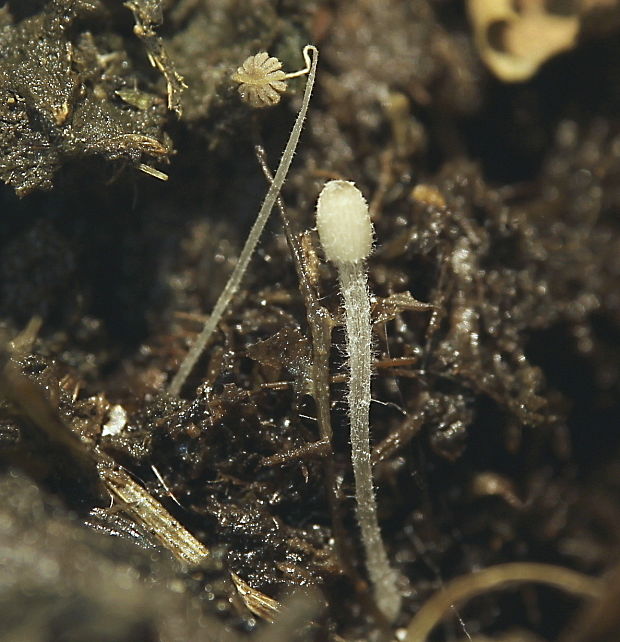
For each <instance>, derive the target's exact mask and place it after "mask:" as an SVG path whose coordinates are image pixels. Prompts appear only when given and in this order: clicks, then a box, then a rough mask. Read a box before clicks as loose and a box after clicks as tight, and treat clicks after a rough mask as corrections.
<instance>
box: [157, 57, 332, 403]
mask: <svg viewBox="0 0 620 642" xmlns="http://www.w3.org/2000/svg"><path fill="white" fill-rule="evenodd" d="M309 52H312V54H313V56H312V64H311V66H310V73H309V74H308V80H307V82H306V88H305V90H304V97H303V100H302V103H301V109H300V110H299V113H298V114H297V119H296V120H295V124H294V125H293V130H292V132H291V135H290V137H289V139H288V142H287V143H286V147H285V148H284V153H283V154H282V158H281V160H280V164H279V165H278V169H277V171H276V174H275V176H274V179H273V182H272V183H271V185H270V186H269V190H268V191H267V195H266V196H265V200H264V201H263V204H262V206H261V208H260V211H259V213H258V216H257V217H256V220H255V221H254V225H253V226H252V229H251V230H250V233H249V234H248V238H247V240H246V242H245V245H244V246H243V250H242V251H241V254H240V255H239V259H238V261H237V264H236V265H235V268H234V270H233V272H232V274H231V275H230V278H229V279H228V282H227V283H226V286H225V287H224V289H223V290H222V293H221V294H220V296H219V298H218V300H217V302H216V304H215V306H214V307H213V311H212V312H211V316H210V317H209V318H208V320H207V321H206V323H205V325H204V327H203V329H202V331H201V332H200V334H199V335H198V337H197V338H196V340H195V341H194V344H193V345H192V347H191V348H190V350H189V352H188V353H187V356H186V357H185V359H184V360H183V362H182V363H181V366H180V367H179V369H178V371H177V373H176V374H175V375H174V377H173V378H172V381H171V382H170V386H169V387H168V392H169V393H170V394H171V395H174V396H175V397H176V396H178V395H179V394H180V392H181V388H182V387H183V385H184V384H185V381H186V380H187V377H189V375H190V373H191V372H192V370H193V368H194V366H195V365H196V362H197V361H198V359H199V358H200V356H201V355H202V353H203V352H204V349H205V347H206V345H207V343H208V342H209V339H210V338H211V335H212V334H213V332H214V330H215V328H216V327H217V325H218V323H219V322H220V319H221V318H222V315H223V314H224V312H225V311H226V308H227V307H228V305H229V304H230V301H231V299H232V298H233V296H234V295H235V293H236V292H237V290H238V289H239V286H240V284H241V279H242V278H243V275H244V274H245V271H246V269H247V267H248V264H249V262H250V259H251V257H252V254H253V253H254V249H255V248H256V244H257V243H258V240H259V238H260V235H261V232H262V231H263V228H264V227H265V224H266V223H267V219H268V218H269V215H270V214H271V210H272V209H273V206H274V204H275V202H276V200H277V198H278V195H279V193H280V190H281V189H282V185H283V184H284V181H285V180H286V176H287V174H288V170H289V168H290V166H291V162H292V160H293V154H294V153H295V149H296V148H297V143H298V142H299V137H300V135H301V130H302V127H303V124H304V120H305V118H306V114H307V113H308V106H309V104H310V96H311V95H312V88H313V86H314V79H315V76H316V67H317V62H318V59H319V51H318V49H317V48H316V47H315V46H313V45H306V46H305V47H304V57H305V58H306V59H307V57H308V56H309Z"/></svg>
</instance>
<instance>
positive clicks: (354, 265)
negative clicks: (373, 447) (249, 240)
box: [317, 181, 401, 621]
mask: <svg viewBox="0 0 620 642" xmlns="http://www.w3.org/2000/svg"><path fill="white" fill-rule="evenodd" d="M317 227H318V230H319V236H320V238H321V244H322V246H323V250H324V252H325V256H326V257H327V259H328V260H329V261H332V262H333V263H334V264H335V265H336V268H337V269H338V278H339V282H340V290H341V293H342V298H343V302H344V310H345V320H346V323H345V326H346V341H347V351H348V357H349V391H348V405H349V421H350V424H351V426H350V428H351V462H352V465H353V476H354V479H355V498H356V513H357V521H358V523H359V527H360V531H361V537H362V544H363V546H364V551H365V554H366V568H367V570H368V575H369V577H370V581H371V583H372V586H373V588H374V595H375V600H376V602H377V606H378V607H379V609H380V610H381V612H382V613H383V614H384V615H385V616H386V618H388V619H389V620H390V621H392V620H394V619H395V618H396V616H397V615H398V613H399V611H400V605H401V596H400V592H399V590H398V587H397V582H396V573H395V571H394V570H393V569H392V568H391V567H390V564H389V561H388V557H387V553H386V550H385V546H384V544H383V539H382V537H381V530H380V528H379V519H378V516H377V502H376V498H375V493H374V488H373V483H372V465H371V461H370V428H369V410H370V377H371V361H372V336H371V332H372V330H371V318H370V297H369V293H368V278H367V275H366V266H365V263H364V262H365V260H366V258H367V257H368V255H369V254H370V252H371V250H372V239H373V228H372V223H371V221H370V215H369V213H368V205H367V203H366V201H365V199H364V197H363V196H362V194H361V192H360V191H359V190H358V189H357V187H355V185H354V184H353V183H351V182H348V181H330V182H329V183H327V184H326V185H325V187H324V188H323V191H322V192H321V195H320V196H319V200H318V203H317Z"/></svg>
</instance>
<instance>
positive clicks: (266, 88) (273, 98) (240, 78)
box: [232, 45, 316, 108]
mask: <svg viewBox="0 0 620 642" xmlns="http://www.w3.org/2000/svg"><path fill="white" fill-rule="evenodd" d="M312 50H314V51H316V50H315V48H314V47H312V46H310V45H308V46H306V47H304V50H303V55H304V61H305V63H306V66H305V67H304V68H303V69H300V70H299V71H294V72H292V73H288V74H287V73H286V72H284V71H282V63H281V62H280V61H279V60H278V59H277V58H274V57H273V56H270V55H269V54H268V53H267V52H266V51H260V52H259V53H257V54H254V55H253V56H248V57H247V58H246V59H245V60H244V61H243V64H242V65H241V67H239V68H238V69H237V71H236V72H235V73H234V74H233V75H232V79H233V80H234V81H235V82H238V83H239V95H240V96H241V99H242V100H243V101H244V102H246V103H248V104H249V105H250V106H251V107H257V108H260V107H273V105H277V104H278V103H279V102H280V95H281V94H283V93H284V92H285V91H286V81H287V80H288V79H289V78H297V77H298V76H303V75H305V74H307V73H309V72H310V68H311V66H312V64H311V60H310V51H312Z"/></svg>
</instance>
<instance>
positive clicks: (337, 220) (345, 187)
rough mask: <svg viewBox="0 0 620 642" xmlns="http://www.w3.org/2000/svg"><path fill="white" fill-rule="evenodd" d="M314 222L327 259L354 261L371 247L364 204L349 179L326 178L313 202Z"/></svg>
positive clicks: (366, 254) (366, 208)
mask: <svg viewBox="0 0 620 642" xmlns="http://www.w3.org/2000/svg"><path fill="white" fill-rule="evenodd" d="M316 224H317V227H318V230H319V237H320V239H321V245H322V246H323V251H324V252H325V256H326V258H327V260H328V261H333V262H334V263H336V264H338V263H356V262H357V261H363V260H364V259H365V258H366V257H367V256H368V255H369V254H370V251H371V250H372V238H373V226H372V222H371V221H370V214H369V213H368V204H367V203H366V199H365V198H364V197H363V196H362V193H361V192H360V191H359V189H357V187H355V185H354V184H353V183H351V182H350V181H329V182H328V183H326V184H325V187H323V190H322V191H321V194H320V195H319V200H318V201H317V204H316Z"/></svg>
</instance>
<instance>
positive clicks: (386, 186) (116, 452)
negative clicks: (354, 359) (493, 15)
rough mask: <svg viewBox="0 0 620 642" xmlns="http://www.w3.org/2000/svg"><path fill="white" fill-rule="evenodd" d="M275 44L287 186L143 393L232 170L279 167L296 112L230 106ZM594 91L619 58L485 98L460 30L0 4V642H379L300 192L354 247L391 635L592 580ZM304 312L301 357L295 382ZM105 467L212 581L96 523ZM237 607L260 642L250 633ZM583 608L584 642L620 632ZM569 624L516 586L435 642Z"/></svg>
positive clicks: (435, 24)
mask: <svg viewBox="0 0 620 642" xmlns="http://www.w3.org/2000/svg"><path fill="white" fill-rule="evenodd" d="M307 42H313V43H316V45H317V46H318V48H319V50H320V59H319V70H318V74H317V86H316V90H315V95H314V97H313V99H312V103H311V107H310V113H309V117H308V121H307V123H306V126H305V130H304V133H303V135H302V140H301V143H300V146H299V148H298V150H297V154H296V157H295V161H294V163H293V169H292V172H291V175H290V176H289V179H288V181H287V183H286V185H285V188H284V191H283V203H284V215H285V216H286V219H287V221H288V226H289V239H288V242H287V236H286V235H285V233H284V230H283V225H282V220H281V218H279V216H280V215H279V214H278V213H276V212H274V215H273V217H272V220H271V221H270V223H269V225H268V227H267V230H266V231H265V233H264V235H263V238H262V240H261V243H260V245H259V249H258V251H257V253H256V255H255V256H254V258H253V259H252V263H251V268H250V270H249V272H248V274H247V275H246V277H245V279H244V281H243V286H242V289H241V291H240V292H239V293H238V294H237V295H236V297H235V298H234V300H233V303H232V305H231V306H230V308H229V310H228V311H227V313H226V314H225V317H224V319H223V321H222V323H221V324H220V326H219V328H218V331H217V333H216V335H215V336H214V338H213V340H212V341H211V342H210V344H209V346H208V348H207V350H206V352H205V354H204V356H203V358H202V359H201V360H200V362H199V363H198V365H197V366H196V368H195V369H194V370H193V372H192V375H191V377H190V378H189V380H188V381H187V382H186V385H185V386H184V387H183V390H182V393H181V395H180V397H172V396H171V395H170V394H168V392H167V385H168V383H169V381H170V379H171V378H172V377H173V376H174V374H175V372H176V371H177V369H178V367H179V364H180V362H181V360H182V359H183V357H184V355H185V354H186V353H187V351H188V349H189V347H190V345H191V343H192V340H193V339H194V338H195V336H196V335H197V333H198V332H199V331H200V329H201V327H202V323H203V322H204V320H205V318H206V315H207V314H208V313H209V311H210V310H211V308H212V306H213V304H214V303H215V301H216V299H217V297H218V295H219V293H220V291H221V289H222V287H223V285H224V284H225V282H226V278H227V276H228V275H229V274H230V271H231V269H232V267H233V266H234V263H235V260H236V257H237V256H238V253H239V251H240V248H241V246H242V244H243V242H244V240H245V236H246V234H247V231H248V230H249V228H250V226H251V224H252V221H253V218H254V216H255V215H256V212H257V211H258V208H259V206H260V203H261V201H262V198H263V196H264V194H265V191H266V189H267V184H266V181H265V177H264V175H263V172H262V171H261V167H260V164H259V162H258V161H257V158H256V155H255V145H257V144H259V143H260V144H262V145H264V147H265V149H266V150H267V162H268V163H269V164H270V165H271V166H275V165H276V164H277V160H278V158H279V155H280V153H281V150H282V148H283V147H284V144H285V142H286V137H287V136H288V133H289V132H290V129H291V126H292V123H293V121H294V118H295V112H296V109H297V108H298V107H299V104H300V95H301V91H302V90H303V83H304V80H303V78H302V79H299V80H297V79H296V80H294V81H292V82H291V83H290V85H289V92H288V93H287V95H285V96H284V97H283V99H282V101H281V102H280V103H279V104H278V105H277V106H275V107H273V108H271V109H266V110H252V109H251V108H250V107H248V106H247V105H244V104H243V102H242V101H241V99H240V97H239V95H238V93H237V91H236V88H235V86H234V83H233V82H232V81H231V80H230V76H231V74H232V73H233V72H234V71H235V70H236V68H237V67H238V66H239V65H240V64H241V63H242V62H243V60H244V59H245V58H246V57H247V56H248V55H250V54H251V53H254V52H256V51H260V50H268V51H269V52H270V53H271V54H272V55H275V56H277V57H279V58H280V59H281V60H282V62H283V65H284V68H285V69H286V70H295V69H298V68H300V67H302V66H303V62H302V56H301V50H302V48H303V45H304V44H305V43H307ZM151 63H153V64H151ZM619 70H620V38H618V35H617V32H616V33H615V34H612V35H608V34H606V35H604V36H603V37H601V38H591V39H588V40H586V41H584V42H580V43H579V44H578V46H577V47H576V48H575V49H574V50H572V51H569V52H567V53H565V54H563V55H562V56H559V57H556V58H554V59H553V60H551V61H549V62H548V63H547V64H545V65H544V66H543V68H542V69H541V70H540V72H539V73H538V74H537V75H536V76H535V77H534V78H533V79H531V80H530V81H528V82H525V83H521V84H517V85H506V84H503V83H502V82H500V81H499V80H497V79H495V78H494V77H493V76H492V75H491V74H490V72H489V71H488V70H486V69H485V68H484V66H483V65H482V63H481V62H480V60H479V58H478V55H477V52H476V50H475V46H474V43H473V40H472V35H471V28H470V26H469V24H468V21H467V17H466V15H465V12H464V10H463V9H462V7H461V5H460V3H450V2H445V1H440V0H437V1H436V2H430V1H427V0H410V1H407V2H404V1H399V0H388V1H385V0H364V1H363V2H356V1H353V0H351V1H345V2H338V3H332V2H315V1H307V2H289V1H288V0H282V1H280V2H273V1H268V0H257V1H255V2H250V3H248V2H239V1H236V0H221V1H217V2H210V1H207V0H176V1H174V0H170V1H168V2H165V1H163V0H132V1H131V2H126V3H124V4H123V3H118V2H111V1H110V2H108V1H107V0H47V1H45V0H28V1H24V0H19V1H18V0H15V1H14V2H12V1H10V0H9V1H8V2H6V3H3V5H2V7H0V180H1V181H2V183H3V185H2V186H0V202H1V204H2V207H1V211H0V326H1V330H2V351H1V352H2V354H1V359H2V361H1V364H0V365H1V366H2V375H1V376H0V394H1V400H0V471H1V477H0V497H1V501H0V549H1V551H2V553H1V554H2V559H3V560H4V561H3V566H4V569H5V570H3V573H2V575H3V579H1V580H0V587H1V588H0V605H1V606H0V628H1V630H3V631H5V632H8V633H6V635H7V637H5V638H3V639H6V640H15V641H18V640H27V641H30V640H32V641H35V640H36V641H38V640H41V641H43V640H78V639H80V640H81V639H96V640H109V641H112V640H114V641H123V640H127V641H129V640H190V639H191V640H210V639H218V640H229V639H230V640H243V639H254V638H255V639H257V640H293V639H304V640H334V641H340V640H373V639H390V637H389V635H388V634H387V633H386V627H385V623H382V622H381V618H380V617H378V615H377V613H376V611H375V610H374V608H373V605H372V592H371V591H370V590H369V588H368V586H367V583H366V579H365V578H366V575H365V570H364V564H363V548H362V546H361V543H360V541H359V532H358V528H357V525H356V522H355V512H354V508H355V507H354V488H353V476H352V471H351V464H350V447H349V438H348V423H347V416H346V367H345V354H344V336H343V330H342V327H341V323H342V311H341V310H340V299H339V295H338V290H337V278H336V276H337V275H336V274H335V272H334V271H333V269H332V268H331V267H330V266H329V265H327V264H326V263H325V262H324V261H323V260H322V258H321V253H320V249H319V244H318V239H317V237H316V234H315V232H314V231H313V227H314V221H313V211H314V204H315V202H316V198H317V195H318V193H319V191H320V189H321V187H322V185H323V183H324V182H325V180H326V179H329V178H344V179H347V180H353V181H355V182H356V184H357V185H358V186H359V187H360V189H361V190H362V191H363V193H364V194H365V195H366V197H367V198H368V201H369V203H370V206H371V213H372V217H373V221H374V223H375V228H376V247H375V251H374V253H373V255H372V256H371V257H370V259H369V261H368V269H369V284H370V290H371V293H372V295H373V320H374V344H373V346H372V348H373V353H374V371H373V381H372V396H373V400H374V402H373V404H372V407H371V435H372V445H373V453H372V459H373V463H374V476H375V484H376V494H377V501H378V506H379V513H380V515H379V516H380V522H381V531H382V534H383V538H384V540H385V544H386V548H387V551H388V556H389V558H390V560H391V563H392V565H393V567H394V568H395V569H396V570H397V572H398V575H399V583H400V589H401V592H402V596H403V607H402V612H401V614H400V616H399V618H398V620H397V621H396V622H395V623H394V625H393V630H394V631H397V630H399V629H403V628H406V626H407V624H408V622H409V621H410V619H411V618H412V616H413V615H414V614H415V613H416V612H417V611H418V610H419V609H420V607H421V606H422V605H423V604H424V603H425V602H426V601H427V600H428V599H429V597H430V596H432V595H433V594H434V593H435V592H436V591H438V590H439V589H440V588H441V587H442V586H444V585H445V584H446V583H448V582H449V580H451V579H452V578H454V577H457V576H461V575H466V574H468V573H471V572H472V571H475V570H477V569H481V568H485V567H489V566H492V565H495V564H500V563H504V562H519V561H528V562H544V563H550V564H554V565H558V566H562V567H566V568H570V569H573V570H575V571H579V572H581V573H584V574H587V575H592V576H600V575H603V574H604V573H606V572H608V571H610V569H613V568H614V566H615V565H616V563H617V562H618V557H619V552H620V495H619V491H620V439H619V437H618V435H619V431H618V426H619V420H620V405H619V399H620V341H619V339H620V295H619V294H618V292H619V288H618V284H619V282H620V222H619V221H620V219H619V217H618V214H619V212H620V116H619V114H620V89H619V88H620V84H619V80H620V74H619ZM162 173H163V174H165V176H163V175H162ZM166 176H167V180H165V181H164V180H161V179H162V178H164V177H166ZM291 241H292V247H293V249H295V248H297V250H298V254H297V261H298V262H297V264H296V263H295V260H294V254H295V253H293V254H292V253H291V249H290V248H291ZM300 265H301V268H302V269H300ZM300 276H301V278H302V281H303V282H302V283H301V285H300ZM309 297H310V298H311V299H312V302H313V305H315V308H314V310H315V312H316V311H317V310H318V309H319V307H320V311H321V314H323V315H325V316H324V317H322V318H329V319H331V325H332V326H333V328H331V329H330V331H329V332H328V333H327V337H328V339H327V340H328V342H329V344H328V354H327V355H326V358H325V359H323V361H322V363H323V365H322V366H321V368H319V367H318V366H317V365H316V341H317V336H318V334H320V333H319V332H318V331H317V328H316V327H314V328H313V327H312V323H316V322H317V318H318V316H316V315H315V316H314V317H313V316H312V314H308V311H307V305H308V301H309ZM422 304H427V305H422ZM316 306H318V307H316ZM319 316H320V315H319ZM313 319H314V321H313ZM317 381H320V382H322V384H324V385H322V387H321V386H318V385H317V383H316V382H317ZM318 388H321V389H320V390H318ZM325 403H327V407H328V409H329V412H328V413H327V414H328V415H329V418H330V420H331V429H332V431H333V434H332V439H331V441H332V443H331V445H330V444H327V445H326V444H325V442H324V437H325V431H324V426H320V425H319V423H320V422H317V417H319V415H320V413H321V408H323V407H324V404H325ZM321 404H323V405H321ZM322 440H323V441H322ZM102 462H104V463H102ZM104 465H109V466H112V465H113V466H118V467H122V469H123V470H124V471H126V472H127V473H128V475H129V476H131V478H132V479H133V480H134V481H135V483H136V484H138V485H139V486H140V487H141V488H142V489H143V490H144V491H146V492H147V493H148V494H149V495H150V496H151V497H152V498H154V499H155V500H157V502H158V503H159V505H160V506H161V507H162V509H163V510H165V511H167V513H168V514H170V515H171V516H173V517H174V519H176V520H177V521H178V523H179V524H180V525H181V526H182V527H183V528H184V529H186V530H187V532H188V533H191V535H192V536H193V537H195V538H196V539H197V540H198V541H199V542H200V543H201V544H202V545H204V546H205V547H206V548H207V549H208V550H209V551H210V554H209V556H208V557H207V558H206V559H205V560H204V561H203V562H202V563H201V564H200V565H198V566H195V565H194V566H190V567H188V566H187V565H183V564H181V563H179V562H178V561H176V560H175V559H174V552H175V551H174V547H172V548H170V547H168V550H166V547H165V546H162V542H161V539H158V538H157V534H156V533H155V535H154V534H153V532H149V529H148V528H145V527H144V524H142V525H141V524H140V523H139V520H136V519H135V507H134V510H133V512H132V510H131V507H130V510H127V506H126V505H125V506H123V504H122V502H120V503H119V502H118V501H117V502H114V501H112V502H111V501H110V493H109V489H107V488H106V486H105V484H104V483H103V481H102V476H101V470H102V466H104ZM132 515H133V516H134V518H132ZM231 573H233V574H234V575H233V576H231ZM234 576H237V577H240V578H242V579H243V581H245V582H246V583H247V584H248V585H249V586H251V587H252V588H253V589H256V590H257V591H260V592H262V593H263V594H264V595H266V596H270V597H271V598H274V599H276V600H278V601H279V602H280V603H281V604H282V605H283V609H284V610H283V615H282V617H281V618H280V619H279V620H278V621H277V622H276V623H275V624H268V623H266V622H264V621H263V620H262V619H261V617H260V616H259V615H257V614H256V613H255V612H254V613H253V612H252V611H251V610H248V608H247V606H246V604H245V603H244V602H243V601H242V600H240V599H239V596H238V595H237V591H236V590H235V586H234V583H233V581H231V577H234ZM615 577H616V580H615V583H614V582H610V584H609V588H608V590H609V595H615V594H617V591H618V589H619V586H620V583H618V575H617V574H616V576H615ZM612 605H613V601H612V600H610V599H608V600H607V606H606V607H601V609H600V612H599V613H598V614H597V616H596V618H597V619H596V623H597V626H598V627H599V629H600V633H599V632H596V633H592V635H596V636H598V637H596V638H595V639H596V640H597V641H601V642H602V641H603V640H608V641H611V640H615V639H617V636H618V633H619V632H620V622H618V615H617V611H616V609H615V608H614V607H613V606H612ZM581 608H582V602H581V601H580V600H579V599H577V598H574V597H570V596H569V595H565V594H563V593H562V592H560V591H556V590H551V589H546V588H544V587H538V586H532V585H524V586H519V587H516V588H514V589H512V590H510V591H508V592H501V593H490V594H488V595H484V596H481V597H479V598H477V599H476V600H473V601H472V602H470V603H467V604H466V605H464V606H463V607H462V608H460V607H459V609H458V613H454V612H453V613H452V615H451V616H449V617H447V618H446V619H445V620H444V622H443V624H442V625H441V626H439V627H438V628H437V629H436V631H435V634H434V637H433V638H432V639H433V640H437V641H439V640H460V639H463V638H465V639H468V636H470V637H471V638H475V639H477V640H482V639H485V640H487V639H493V640H509V639H510V640H559V639H568V638H561V636H563V635H567V633H566V632H567V630H569V629H570V627H571V623H572V622H574V621H576V620H575V618H579V617H582V618H583V617H587V616H583V615H581V616H580V613H581ZM586 621H587V620H586ZM581 626H582V630H583V622H582V625H581ZM592 627H593V625H592ZM592 627H590V628H588V627H587V626H586V629H588V630H590V631H592ZM597 631H598V629H597ZM483 632H484V634H485V635H486V636H489V637H484V638H483V637H481V636H482V634H483ZM575 635H577V634H575ZM592 635H590V636H589V635H587V634H583V635H582V637H574V638H570V639H575V640H576V639H580V640H581V639H582V640H592V639H594V638H593V637H592ZM476 636H478V637H476Z"/></svg>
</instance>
